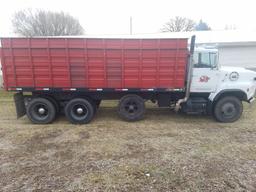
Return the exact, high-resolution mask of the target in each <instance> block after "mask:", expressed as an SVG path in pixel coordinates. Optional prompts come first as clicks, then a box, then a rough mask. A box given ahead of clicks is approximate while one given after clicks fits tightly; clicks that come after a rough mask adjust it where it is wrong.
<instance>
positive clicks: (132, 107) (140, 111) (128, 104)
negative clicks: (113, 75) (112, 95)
mask: <svg viewBox="0 0 256 192" xmlns="http://www.w3.org/2000/svg"><path fill="white" fill-rule="evenodd" d="M144 113H145V102H144V100H143V99H142V98H141V97H140V96H138V95H125V96H124V97H122V98H121V100H120V101H119V105H118V114H119V115H120V116H121V118H123V119H124V120H126V121H137V120H141V119H142V118H143V116H144Z"/></svg>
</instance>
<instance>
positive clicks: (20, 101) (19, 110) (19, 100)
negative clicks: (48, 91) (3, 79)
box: [13, 93, 26, 118]
mask: <svg viewBox="0 0 256 192" xmlns="http://www.w3.org/2000/svg"><path fill="white" fill-rule="evenodd" d="M13 98H14V102H15V107H16V114H17V118H20V117H22V116H24V115H25V114H26V107H25V103H24V96H23V94H22V93H16V94H15V95H14V96H13Z"/></svg>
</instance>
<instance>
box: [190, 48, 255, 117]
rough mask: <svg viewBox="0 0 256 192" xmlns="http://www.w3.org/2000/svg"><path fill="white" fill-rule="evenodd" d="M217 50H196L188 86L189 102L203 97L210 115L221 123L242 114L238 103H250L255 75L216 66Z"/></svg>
mask: <svg viewBox="0 0 256 192" xmlns="http://www.w3.org/2000/svg"><path fill="white" fill-rule="evenodd" d="M218 58H219V57H218V50H217V49H209V48H196V49H195V51H194V53H193V60H192V63H193V70H192V73H191V74H192V77H191V86H190V97H191V99H192V100H193V99H195V98H198V96H201V95H203V94H205V95H207V97H208V98H207V100H208V101H207V103H208V105H209V103H211V106H212V107H211V108H210V109H212V111H211V112H212V113H213V114H214V116H215V118H216V119H217V120H218V121H221V122H233V121H235V120H237V119H238V118H239V117H240V116H241V114H242V110H243V108H242V101H247V102H252V101H253V100H254V96H255V91H256V72H254V71H251V70H247V69H245V68H242V67H225V66H220V65H219V62H218Z"/></svg>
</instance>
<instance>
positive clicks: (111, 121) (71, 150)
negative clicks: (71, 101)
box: [0, 93, 256, 192]
mask: <svg viewBox="0 0 256 192" xmlns="http://www.w3.org/2000/svg"><path fill="white" fill-rule="evenodd" d="M115 105H116V103H115V102H105V103H103V105H102V107H101V108H100V109H99V111H98V113H97V115H96V117H95V118H94V120H93V121H92V123H91V124H88V125H71V124H70V123H68V122H67V121H66V120H65V118H64V117H59V118H58V119H57V120H56V121H55V122H54V123H53V124H49V125H33V124H31V123H30V121H29V120H28V119H27V118H26V117H23V118H21V119H18V120H17V119H16V117H15V109H14V105H13V101H12V98H11V95H10V94H7V93H0V189H1V191H6V192H10V191H90V192H91V191H136V192H137V191H256V118H255V117H256V105H255V104H253V105H248V104H246V103H245V108H244V113H243V116H242V117H241V119H240V120H239V121H237V122H235V123H231V124H221V123H217V122H215V121H214V120H213V119H212V118H211V117H207V116H186V115H180V114H175V113H173V112H172V111H170V110H168V109H158V108H156V107H154V106H152V105H149V106H148V108H147V112H146V116H145V120H142V121H139V122H135V123H127V122H124V121H122V120H120V119H119V118H118V116H117V114H116V109H115Z"/></svg>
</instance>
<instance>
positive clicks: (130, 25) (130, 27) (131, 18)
mask: <svg viewBox="0 0 256 192" xmlns="http://www.w3.org/2000/svg"><path fill="white" fill-rule="evenodd" d="M130 35H132V17H130Z"/></svg>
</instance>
